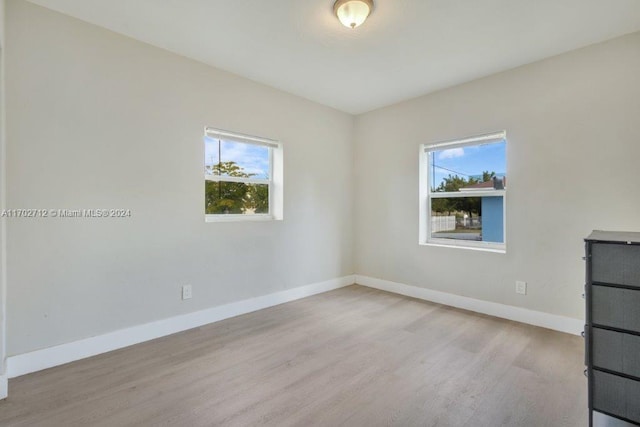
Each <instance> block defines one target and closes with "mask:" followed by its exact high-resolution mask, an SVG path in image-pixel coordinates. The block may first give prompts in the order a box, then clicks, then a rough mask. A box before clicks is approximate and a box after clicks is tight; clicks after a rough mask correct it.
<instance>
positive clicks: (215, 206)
mask: <svg viewBox="0 0 640 427" xmlns="http://www.w3.org/2000/svg"><path fill="white" fill-rule="evenodd" d="M204 153H205V160H204V183H205V190H204V201H205V208H204V209H205V219H206V221H208V222H215V221H236V220H238V221H242V220H271V219H277V220H279V219H282V218H283V215H282V209H283V191H282V190H283V188H282V187H283V155H282V143H280V142H277V141H273V140H270V139H266V138H258V137H254V136H247V135H241V134H237V133H232V132H227V131H221V130H217V129H212V128H207V129H205V135H204Z"/></svg>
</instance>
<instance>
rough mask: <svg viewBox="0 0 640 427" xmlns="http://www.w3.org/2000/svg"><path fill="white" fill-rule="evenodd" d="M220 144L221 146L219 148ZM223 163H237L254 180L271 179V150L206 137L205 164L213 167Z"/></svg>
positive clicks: (260, 146) (259, 146)
mask: <svg viewBox="0 0 640 427" xmlns="http://www.w3.org/2000/svg"><path fill="white" fill-rule="evenodd" d="M218 144H219V146H218ZM220 157H221V158H222V162H236V164H237V165H238V166H240V167H241V168H243V169H244V171H245V172H246V173H249V174H253V176H252V178H259V179H268V178H269V148H268V147H265V146H262V145H254V144H244V143H241V142H236V141H229V140H224V139H221V140H219V139H217V138H211V137H209V136H205V137H204V159H205V160H204V164H205V166H213V165H215V164H217V163H218V162H220V161H221V159H220Z"/></svg>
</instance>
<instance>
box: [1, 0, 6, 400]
mask: <svg viewBox="0 0 640 427" xmlns="http://www.w3.org/2000/svg"><path fill="white" fill-rule="evenodd" d="M4 8H5V0H0V210H2V209H4V208H5V196H6V190H5V187H6V183H5V171H6V159H5V130H6V126H5V123H6V120H5V111H6V109H5V83H4V75H5V69H4V65H5V58H4V47H5V45H4V29H5V16H4ZM5 227H6V221H5V220H0V376H3V375H4V374H5V373H6V369H7V366H6V361H7V360H6V359H7V351H6V336H7V335H6V320H7V319H6V308H7V307H6V292H7V288H6V285H7V283H6V265H5V260H6V246H5V243H6V239H5V237H6V232H5ZM6 387H7V384H6V382H3V383H0V398H2V397H5V396H6Z"/></svg>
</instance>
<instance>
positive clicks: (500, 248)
mask: <svg viewBox="0 0 640 427" xmlns="http://www.w3.org/2000/svg"><path fill="white" fill-rule="evenodd" d="M419 244H420V246H433V247H438V248H454V249H467V250H472V251H482V252H493V253H497V254H506V253H507V247H506V245H500V244H495V243H494V244H482V243H480V244H477V245H470V244H468V243H465V244H462V243H450V242H446V241H445V242H443V241H441V240H428V241H427V242H420V243H419Z"/></svg>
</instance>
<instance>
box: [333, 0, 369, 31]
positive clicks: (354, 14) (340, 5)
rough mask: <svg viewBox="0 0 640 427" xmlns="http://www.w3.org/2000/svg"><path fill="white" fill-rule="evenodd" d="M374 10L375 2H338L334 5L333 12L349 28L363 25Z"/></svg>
mask: <svg viewBox="0 0 640 427" xmlns="http://www.w3.org/2000/svg"><path fill="white" fill-rule="evenodd" d="M371 9H373V0H338V1H336V2H335V4H334V5H333V11H334V12H335V14H336V16H337V17H338V19H339V20H340V22H342V25H344V26H345V27H348V28H356V27H359V26H360V25H362V23H363V22H364V21H365V20H366V19H367V17H368V16H369V14H370V13H371Z"/></svg>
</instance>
